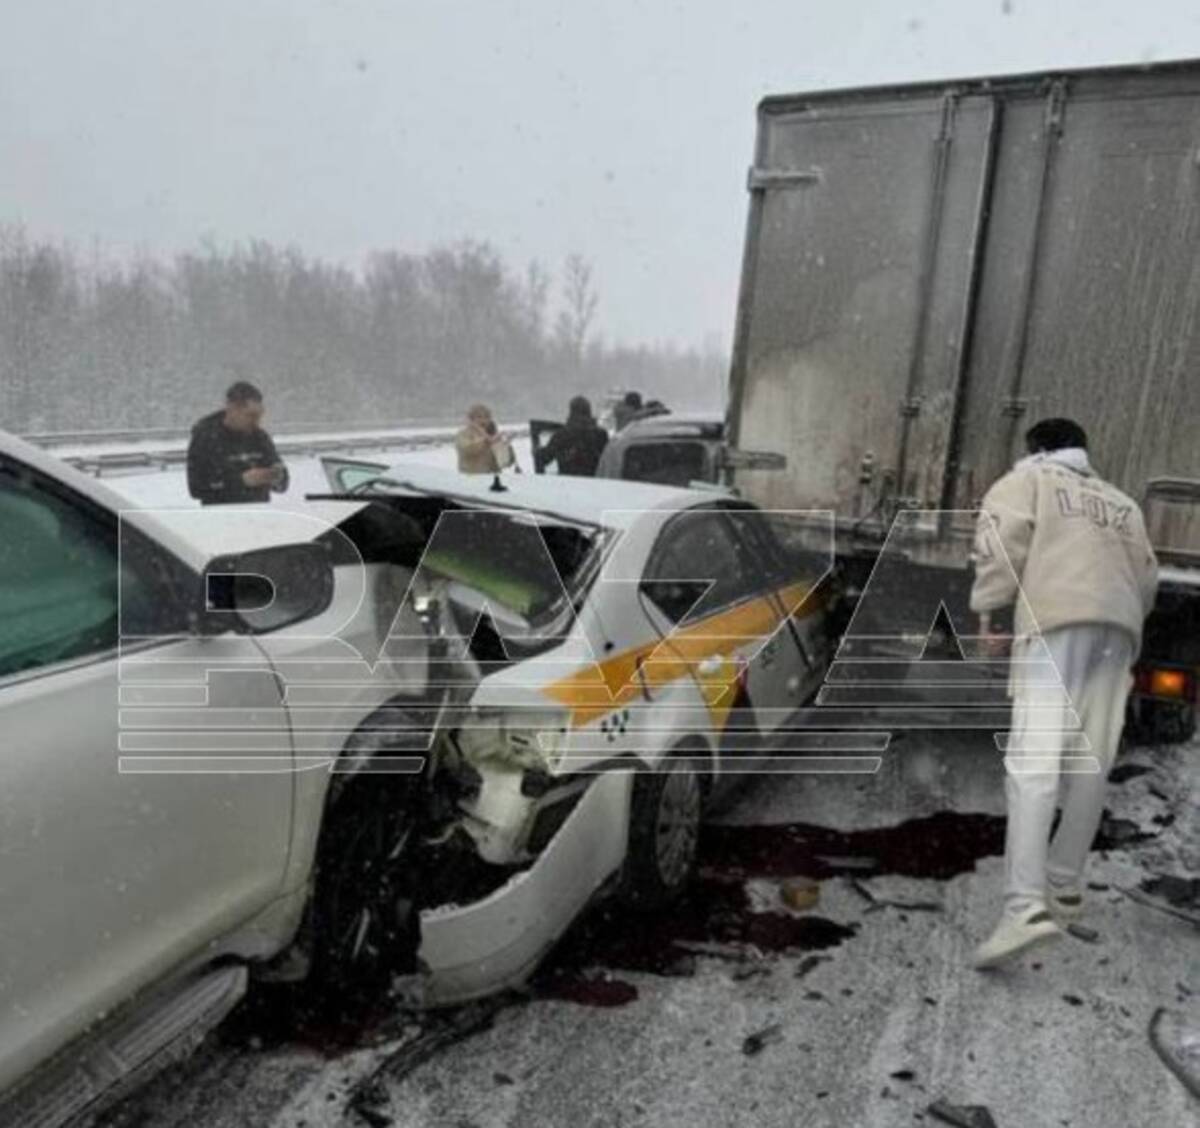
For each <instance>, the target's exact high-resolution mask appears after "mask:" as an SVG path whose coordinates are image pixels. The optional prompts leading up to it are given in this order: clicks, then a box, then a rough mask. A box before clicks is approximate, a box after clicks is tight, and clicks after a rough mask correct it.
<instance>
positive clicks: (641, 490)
mask: <svg viewBox="0 0 1200 1128" xmlns="http://www.w3.org/2000/svg"><path fill="white" fill-rule="evenodd" d="M384 477H387V478H390V479H392V480H393V481H395V482H396V483H397V485H399V486H401V487H403V486H409V487H411V488H412V489H413V490H414V491H415V492H420V493H429V494H437V495H441V496H446V497H451V498H456V499H461V500H464V501H468V502H473V503H477V504H481V505H485V506H489V507H494V508H497V509H502V508H512V509H524V510H529V511H531V512H539V513H545V514H551V515H554V516H558V517H563V518H565V519H567V520H569V521H579V522H581V523H587V524H604V525H607V526H609V527H611V528H628V527H629V526H630V525H632V524H633V522H634V520H635V519H636V517H637V515H638V514H639V513H641V512H644V511H645V510H648V509H655V510H662V509H666V510H674V509H687V508H689V507H690V506H693V505H702V504H704V503H705V502H707V503H710V504H711V503H712V502H713V501H715V500H719V499H720V498H721V497H723V496H724V492H723V491H715V490H703V489H680V488H678V487H675V486H660V485H655V484H652V483H648V482H629V481H625V480H623V479H620V478H584V477H573V476H568V475H565V474H504V475H502V477H501V481H502V482H503V484H504V486H505V487H506V489H505V490H504V492H495V491H493V490H492V488H491V487H492V476H491V475H490V474H461V473H459V472H458V471H456V470H444V469H442V468H441V467H436V466H420V465H417V464H415V463H411V462H409V463H402V464H400V465H397V466H395V467H393V468H392V469H391V470H389V471H387V472H386V474H385V475H384Z"/></svg>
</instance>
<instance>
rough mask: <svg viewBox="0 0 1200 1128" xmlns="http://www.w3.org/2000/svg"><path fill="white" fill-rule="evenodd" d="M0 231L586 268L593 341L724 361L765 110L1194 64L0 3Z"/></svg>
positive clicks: (589, 11)
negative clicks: (13, 227) (486, 255)
mask: <svg viewBox="0 0 1200 1128" xmlns="http://www.w3.org/2000/svg"><path fill="white" fill-rule="evenodd" d="M4 7H5V13H4V19H3V21H2V31H0V154H2V160H3V169H4V172H3V176H2V177H0V222H13V221H19V222H23V223H24V224H25V226H26V227H27V229H28V230H29V231H30V232H31V233H33V234H35V235H37V236H47V237H50V238H52V239H55V240H57V239H70V240H73V241H75V242H78V243H82V244H84V245H88V246H90V245H91V243H92V241H93V240H98V241H99V243H100V244H101V245H102V246H104V247H107V248H109V249H110V250H111V251H112V252H113V253H116V254H126V253H129V252H130V251H133V250H138V249H144V250H148V251H151V252H154V253H162V254H169V253H172V252H174V251H175V250H178V249H181V248H184V247H188V246H194V245H195V244H196V242H197V241H198V240H199V239H200V238H201V237H203V236H206V235H208V236H213V237H215V238H217V239H218V240H219V241H221V242H224V243H231V242H234V241H239V240H245V239H247V238H251V237H263V238H267V239H270V240H273V241H277V242H280V243H295V244H297V245H299V246H301V247H302V248H303V249H305V250H306V251H309V252H312V253H315V254H320V255H323V256H327V257H331V258H336V259H338V260H340V261H344V262H347V263H350V264H354V265H357V264H358V263H359V262H360V261H361V258H362V256H363V255H364V253H365V252H367V251H368V250H371V249H373V248H380V247H396V248H400V249H404V250H412V251H420V250H423V249H425V248H427V247H429V246H430V245H431V244H434V243H438V242H444V241H447V240H454V239H458V238H463V237H472V238H477V239H486V240H489V241H490V242H492V243H493V244H494V245H495V246H496V247H498V248H499V249H500V250H501V251H502V252H503V253H504V254H505V256H506V257H507V258H508V259H509V260H510V261H511V262H512V264H513V265H514V266H515V267H518V268H522V267H523V265H524V262H525V261H526V260H528V259H530V258H534V257H536V258H539V259H541V260H543V261H544V262H545V263H546V264H547V265H549V266H551V267H552V268H553V269H555V270H557V268H558V266H559V265H560V264H561V261H562V258H563V256H564V255H565V254H566V253H567V252H568V251H571V250H578V251H581V252H582V253H583V254H584V255H586V256H587V257H588V258H590V259H591V260H592V261H593V262H594V263H595V268H596V277H597V282H598V288H599V291H600V298H601V306H600V315H599V317H600V328H601V330H602V331H603V332H604V333H605V334H606V335H607V336H609V337H610V338H617V339H623V340H630V341H632V340H647V341H665V340H671V341H677V342H680V343H691V342H695V343H699V342H700V341H702V340H703V339H704V338H705V337H706V336H709V335H712V334H715V335H717V336H719V338H720V340H721V342H722V343H727V341H728V337H729V334H730V331H731V327H732V322H733V310H734V302H735V298H736V290H737V276H738V269H739V265H740V255H741V238H742V226H743V223H744V221H745V210H746V196H745V190H744V183H745V171H746V166H747V164H748V163H749V159H750V153H751V145H752V141H753V129H754V106H755V103H756V102H757V100H758V98H759V97H761V96H762V95H763V94H766V93H781V92H788V91H797V90H811V89H818V88H823V87H830V86H845V85H857V84H864V83H874V82H884V81H895V80H906V79H925V78H935V77H947V76H962V75H968V74H977V73H990V72H1003V71H1023V70H1032V69H1041V68H1045V67H1066V66H1081V65H1090V64H1096V63H1112V62H1137V61H1144V60H1149V59H1163V58H1178V57H1184V56H1196V55H1200V4H1197V3H1196V2H1195V0H1184V2H1178V3H1170V2H1167V0H1149V2H1141V3H1135V2H1131V0H1057V2H1051V0H1037V2H1035V0H1008V2H1005V0H911V2H909V0H895V2H892V0H875V2H866V0H790V2H783V0H764V2H755V0H686V2H685V0H679V2H675V3H668V2H649V0H648V2H645V3H638V2H637V0H523V2H509V0H473V2H469V3H468V2H455V0H421V2H409V0H189V2H184V0H7V2H6V3H5V5H4Z"/></svg>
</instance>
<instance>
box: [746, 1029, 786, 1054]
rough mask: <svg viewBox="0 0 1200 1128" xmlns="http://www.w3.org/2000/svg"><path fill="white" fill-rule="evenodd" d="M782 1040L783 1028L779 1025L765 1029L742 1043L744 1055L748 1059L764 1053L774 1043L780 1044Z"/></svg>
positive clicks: (747, 1037)
mask: <svg viewBox="0 0 1200 1128" xmlns="http://www.w3.org/2000/svg"><path fill="white" fill-rule="evenodd" d="M782 1038H783V1027H782V1026H780V1025H779V1024H778V1023H776V1024H775V1025H773V1026H766V1027H763V1029H762V1030H759V1031H757V1032H756V1033H754V1034H749V1035H747V1036H746V1038H745V1039H744V1040H743V1041H742V1053H744V1054H745V1055H746V1056H747V1057H753V1056H754V1055H755V1054H760V1053H762V1051H763V1049H764V1048H765V1047H767V1046H769V1045H770V1044H771V1043H772V1042H778V1041H780V1039H782Z"/></svg>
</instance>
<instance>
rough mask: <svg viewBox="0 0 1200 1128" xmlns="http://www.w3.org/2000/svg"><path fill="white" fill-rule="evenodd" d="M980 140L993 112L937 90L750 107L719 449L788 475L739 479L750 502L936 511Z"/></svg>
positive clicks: (968, 287)
mask: <svg viewBox="0 0 1200 1128" xmlns="http://www.w3.org/2000/svg"><path fill="white" fill-rule="evenodd" d="M995 128H996V107H995V104H994V100H993V98H991V97H990V96H986V95H973V96H967V97H960V96H959V95H958V94H957V93H955V92H953V91H950V92H947V93H944V94H943V93H940V92H933V93H929V92H925V93H924V94H922V95H920V96H910V97H896V96H895V95H893V94H890V93H886V92H885V93H883V94H874V95H863V96H857V97H847V98H843V99H840V100H833V101H829V102H824V101H821V102H818V103H815V104H813V105H797V104H794V103H791V102H782V101H781V102H779V103H775V102H773V101H772V100H768V101H767V102H765V103H764V104H763V106H762V108H761V109H760V119H759V138H758V150H757V154H756V160H755V165H754V167H753V168H752V169H751V171H750V180H749V187H750V190H751V194H752V198H751V213H750V222H749V228H748V231H747V242H746V251H745V262H744V267H743V278H742V291H741V300H740V304H739V310H738V325H737V333H736V340H735V348H734V361H733V388H732V418H731V422H732V431H733V434H732V442H733V443H734V444H735V445H736V446H740V447H757V448H763V449H767V450H785V451H787V452H788V456H789V470H790V472H789V473H788V474H787V475H776V476H773V477H772V476H769V475H763V474H756V473H754V472H747V473H746V474H745V475H744V476H743V475H739V481H741V480H743V477H744V479H745V481H746V484H747V493H748V494H749V495H750V496H752V497H754V499H755V500H756V501H758V502H760V503H761V504H764V505H766V506H784V505H786V506H799V507H805V508H822V509H835V510H838V511H839V512H840V513H842V514H843V515H847V516H854V515H856V514H855V509H856V508H857V509H863V510H865V509H867V508H869V506H870V496H871V493H872V491H874V492H878V491H879V488H880V486H886V492H887V493H889V494H890V495H891V496H893V497H894V496H897V495H899V496H901V497H904V498H908V499H911V500H912V501H913V502H916V503H920V504H922V505H930V504H932V507H937V506H938V504H939V503H940V501H941V498H942V494H943V486H944V478H945V474H946V465H947V455H948V450H949V444H950V436H951V434H952V433H953V429H954V420H955V413H956V411H957V410H958V400H959V388H960V384H961V380H962V374H963V367H964V362H965V350H966V343H967V342H966V339H965V338H966V325H967V322H968V314H969V304H970V297H971V293H972V289H973V286H974V279H975V264H976V260H977V257H978V253H977V252H978V243H979V239H980V232H981V230H982V213H983V209H984V206H985V201H986V186H987V184H988V182H989V170H990V162H991V158H992V152H993V138H994V134H995ZM935 280H936V285H935V284H934V283H935ZM860 477H862V478H871V479H872V480H871V482H869V483H865V484H866V485H868V486H870V487H871V488H870V489H866V490H863V489H860V486H859V481H860Z"/></svg>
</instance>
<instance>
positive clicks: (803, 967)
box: [795, 956, 829, 979]
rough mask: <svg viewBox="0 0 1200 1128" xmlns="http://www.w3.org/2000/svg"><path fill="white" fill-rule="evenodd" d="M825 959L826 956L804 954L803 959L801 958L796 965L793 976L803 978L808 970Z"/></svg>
mask: <svg viewBox="0 0 1200 1128" xmlns="http://www.w3.org/2000/svg"><path fill="white" fill-rule="evenodd" d="M827 959H829V957H828V956H805V957H804V959H802V960H801V961H800V962H799V963H798V964H797V965H796V976H795V977H796V978H797V979H803V978H804V977H805V976H806V975H807V974H808V973H809V972H810V971H812V970H813V969H814V968H815V967H817V966H818V965H819V964H822V963H824V962H825V961H826V960H827Z"/></svg>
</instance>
